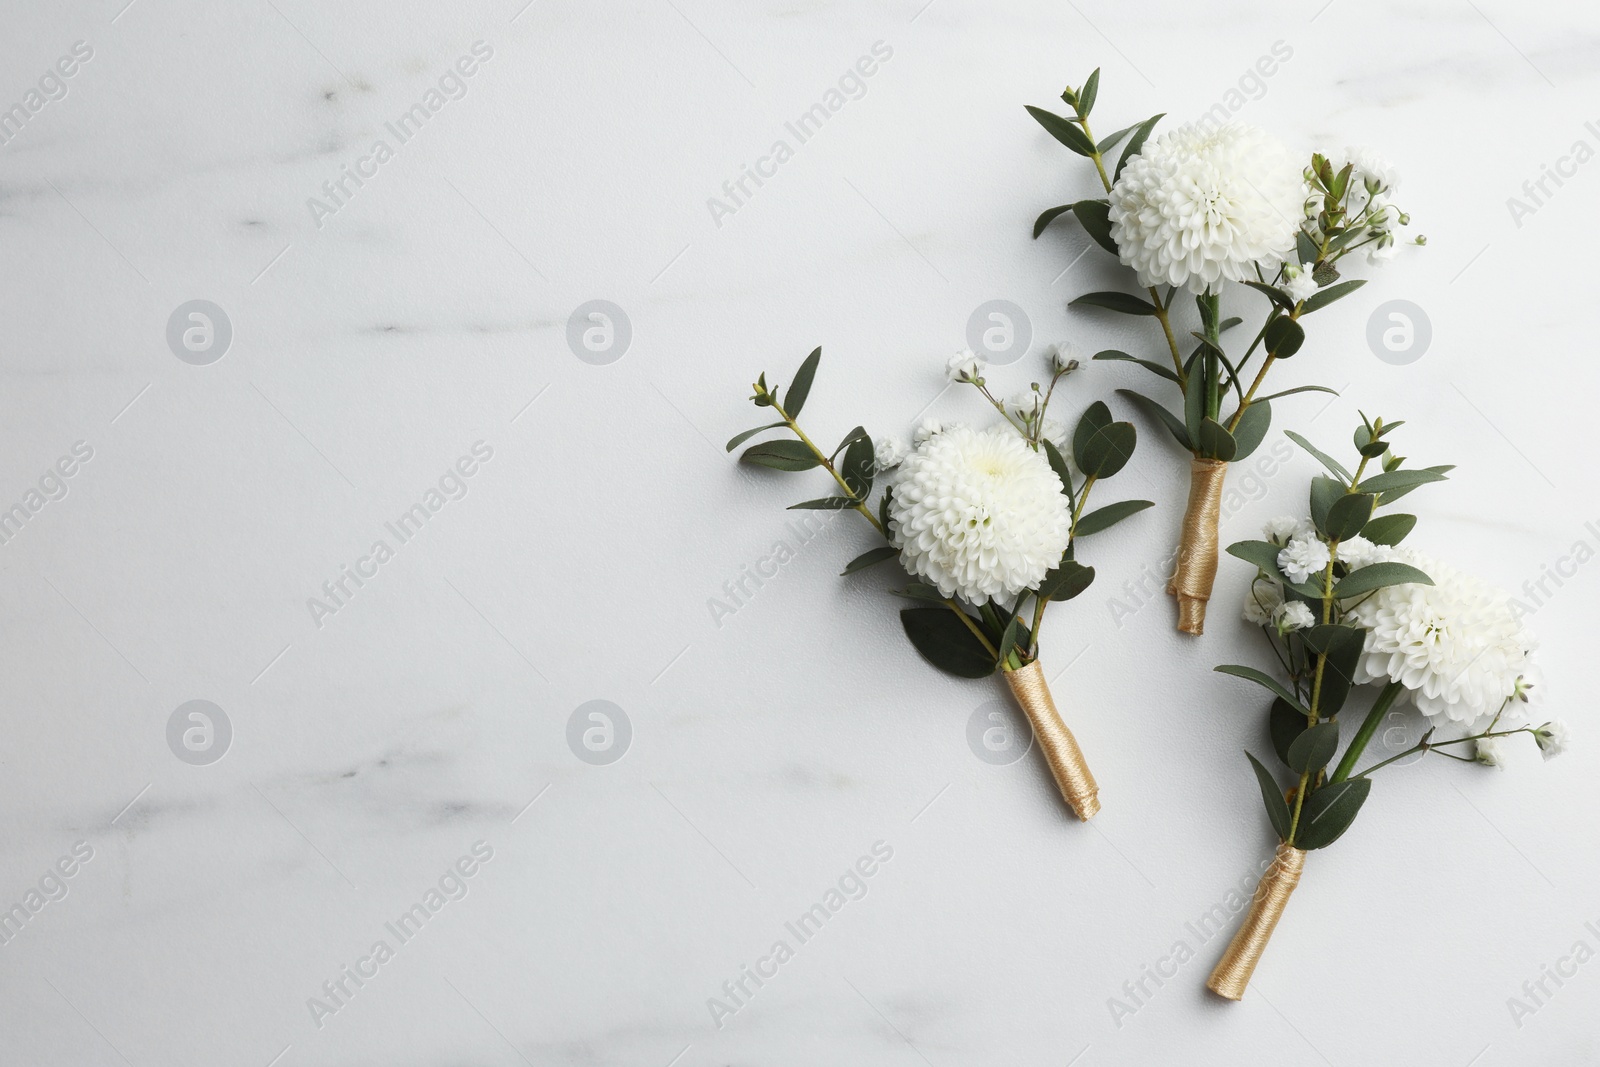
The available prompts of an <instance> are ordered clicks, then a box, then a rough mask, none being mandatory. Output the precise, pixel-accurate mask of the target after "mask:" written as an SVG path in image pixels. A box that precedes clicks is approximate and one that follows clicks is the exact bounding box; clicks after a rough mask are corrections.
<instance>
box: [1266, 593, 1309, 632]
mask: <svg viewBox="0 0 1600 1067" xmlns="http://www.w3.org/2000/svg"><path fill="white" fill-rule="evenodd" d="M1272 622H1273V625H1275V626H1277V628H1278V632H1279V633H1280V634H1286V633H1290V632H1292V631H1294V630H1304V629H1306V628H1307V627H1309V626H1315V625H1316V622H1317V617H1316V616H1315V615H1313V614H1311V609H1310V608H1309V607H1307V606H1306V605H1304V604H1302V603H1300V601H1298V600H1291V601H1289V602H1288V603H1287V604H1279V605H1278V607H1277V609H1276V610H1275V611H1273V613H1272Z"/></svg>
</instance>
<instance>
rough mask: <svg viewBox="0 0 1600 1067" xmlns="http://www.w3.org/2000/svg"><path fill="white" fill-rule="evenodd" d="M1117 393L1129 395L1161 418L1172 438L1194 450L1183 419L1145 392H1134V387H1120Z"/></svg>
mask: <svg viewBox="0 0 1600 1067" xmlns="http://www.w3.org/2000/svg"><path fill="white" fill-rule="evenodd" d="M1117 395H1118V396H1125V397H1127V398H1128V399H1129V400H1132V401H1133V402H1134V403H1135V404H1136V405H1138V406H1139V407H1141V408H1143V409H1144V410H1145V411H1146V412H1148V413H1149V414H1151V415H1154V416H1155V417H1156V418H1157V419H1158V420H1160V422H1161V425H1163V426H1165V427H1166V428H1167V431H1168V432H1169V433H1171V434H1172V439H1173V440H1174V441H1177V442H1178V444H1179V445H1180V446H1182V447H1183V448H1184V449H1185V450H1189V451H1192V450H1193V449H1194V446H1193V445H1192V444H1190V443H1189V431H1188V430H1186V429H1184V426H1183V422H1182V420H1180V419H1179V418H1178V416H1176V415H1174V414H1173V413H1172V412H1170V411H1168V410H1167V409H1166V408H1165V407H1163V406H1162V405H1161V404H1159V403H1157V402H1156V401H1154V400H1151V399H1150V398H1149V397H1147V396H1145V395H1144V394H1143V393H1136V392H1134V391H1133V390H1132V389H1118V390H1117Z"/></svg>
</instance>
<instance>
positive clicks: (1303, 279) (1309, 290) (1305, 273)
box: [1283, 263, 1317, 304]
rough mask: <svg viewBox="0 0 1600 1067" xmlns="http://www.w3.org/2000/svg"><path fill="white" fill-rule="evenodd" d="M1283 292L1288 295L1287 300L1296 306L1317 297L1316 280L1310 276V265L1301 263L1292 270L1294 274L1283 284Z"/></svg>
mask: <svg viewBox="0 0 1600 1067" xmlns="http://www.w3.org/2000/svg"><path fill="white" fill-rule="evenodd" d="M1283 291H1284V292H1286V293H1288V294H1289V299H1291V300H1293V301H1294V302H1295V303H1296V304H1298V303H1300V302H1301V301H1304V300H1310V299H1311V298H1312V297H1313V296H1316V295H1317V280H1316V278H1314V277H1312V275H1311V264H1310V263H1302V264H1300V266H1299V267H1297V268H1294V273H1292V274H1290V275H1289V280H1288V281H1286V282H1284V283H1283Z"/></svg>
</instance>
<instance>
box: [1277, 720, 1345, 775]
mask: <svg viewBox="0 0 1600 1067" xmlns="http://www.w3.org/2000/svg"><path fill="white" fill-rule="evenodd" d="M1338 750H1339V724H1338V723H1336V722H1319V723H1317V725H1315V726H1311V727H1307V728H1306V730H1305V731H1304V732H1303V733H1301V734H1300V736H1299V737H1297V738H1295V739H1294V742H1293V743H1292V744H1291V745H1290V746H1289V751H1288V753H1287V758H1286V760H1285V762H1286V763H1288V764H1289V769H1290V770H1291V771H1294V772H1295V773H1296V774H1308V773H1309V774H1316V773H1317V772H1318V771H1320V770H1322V768H1324V767H1326V766H1327V765H1328V761H1329V760H1331V759H1333V754H1334V753H1335V752H1337V751H1338Z"/></svg>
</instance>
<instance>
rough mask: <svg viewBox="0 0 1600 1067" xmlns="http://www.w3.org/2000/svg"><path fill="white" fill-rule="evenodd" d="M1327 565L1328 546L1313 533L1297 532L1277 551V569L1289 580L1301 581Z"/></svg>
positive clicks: (1317, 572) (1319, 571)
mask: <svg viewBox="0 0 1600 1067" xmlns="http://www.w3.org/2000/svg"><path fill="white" fill-rule="evenodd" d="M1327 566H1328V546H1327V545H1325V544H1323V543H1322V540H1321V539H1320V538H1318V537H1316V536H1315V535H1312V536H1306V535H1304V534H1299V533H1297V534H1296V535H1295V536H1294V537H1293V538H1291V539H1290V541H1289V543H1288V544H1287V545H1285V546H1284V548H1283V551H1282V552H1279V553H1278V569H1279V570H1280V571H1282V572H1283V576H1284V577H1285V578H1287V579H1289V580H1290V581H1291V582H1303V581H1305V580H1306V579H1307V578H1310V577H1311V576H1312V575H1313V574H1321V573H1322V572H1323V571H1324V570H1325V569H1326V568H1327Z"/></svg>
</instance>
